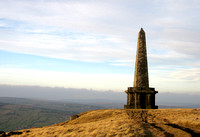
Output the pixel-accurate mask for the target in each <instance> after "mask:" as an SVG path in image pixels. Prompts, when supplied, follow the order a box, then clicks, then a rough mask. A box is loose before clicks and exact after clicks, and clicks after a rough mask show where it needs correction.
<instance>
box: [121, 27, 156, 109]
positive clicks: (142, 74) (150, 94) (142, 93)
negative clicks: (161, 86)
mask: <svg viewBox="0 0 200 137" xmlns="http://www.w3.org/2000/svg"><path fill="white" fill-rule="evenodd" d="M125 92H126V93H127V105H124V108H125V109H157V108H158V106H155V94H156V93H158V92H157V91H155V88H150V87H149V77H148V64H147V51H146V38H145V32H144V30H143V29H142V28H141V30H140V32H139V35H138V43H137V55H136V62H135V77H134V86H133V87H128V90H126V91H125Z"/></svg>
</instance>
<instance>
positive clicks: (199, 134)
mask: <svg viewBox="0 0 200 137" xmlns="http://www.w3.org/2000/svg"><path fill="white" fill-rule="evenodd" d="M166 125H168V126H171V127H173V128H178V129H180V130H183V131H185V132H187V133H189V134H191V135H192V137H200V133H196V132H194V131H193V130H191V129H189V128H185V127H181V126H179V125H176V124H166Z"/></svg>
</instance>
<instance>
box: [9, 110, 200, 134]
mask: <svg viewBox="0 0 200 137" xmlns="http://www.w3.org/2000/svg"><path fill="white" fill-rule="evenodd" d="M71 119H72V120H68V121H66V122H63V123H60V124H56V125H52V126H47V127H42V128H32V129H25V130H19V131H15V132H10V133H7V134H8V135H11V134H19V135H20V136H21V137H29V136H31V137H38V136H57V137H64V136H74V137H76V136H82V137H88V136H130V137H131V136H148V137H173V136H175V137H191V136H192V137H199V136H200V109H156V110H137V109H136V110H123V109H121V110H119V109H118V110H116V109H108V110H94V111H88V112H83V113H81V114H78V115H74V116H73V117H72V118H71ZM13 136H18V135H13Z"/></svg>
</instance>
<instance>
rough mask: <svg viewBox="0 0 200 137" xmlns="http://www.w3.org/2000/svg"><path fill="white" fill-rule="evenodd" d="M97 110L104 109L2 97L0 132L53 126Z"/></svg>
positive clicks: (0, 103)
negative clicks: (74, 116)
mask: <svg viewBox="0 0 200 137" xmlns="http://www.w3.org/2000/svg"><path fill="white" fill-rule="evenodd" d="M95 109H103V107H98V106H92V105H82V104H75V103H63V102H56V101H48V100H36V99H24V98H8V97H0V131H2V130H3V131H13V130H19V129H25V128H32V127H41V126H47V125H52V124H56V123H60V122H63V121H66V120H68V119H69V118H70V116H71V115H74V114H78V113H81V112H84V111H88V110H95Z"/></svg>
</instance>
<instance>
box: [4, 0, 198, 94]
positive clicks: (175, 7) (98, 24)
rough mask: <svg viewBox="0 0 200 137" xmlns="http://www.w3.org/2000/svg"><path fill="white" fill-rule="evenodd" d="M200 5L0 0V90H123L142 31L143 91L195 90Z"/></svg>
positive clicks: (182, 0) (165, 0)
mask: <svg viewBox="0 0 200 137" xmlns="http://www.w3.org/2000/svg"><path fill="white" fill-rule="evenodd" d="M199 13H200V1H199V0H190V1H188V0H177V1H176V2H174V1H172V0H162V1H160V0H141V1H136V0H125V1H122V0H105V1H104V0H101V1H99V0H84V1H83V0H34V1H27V0H6V1H0V84H9V85H38V86H50V87H56V86H61V87H66V88H68V87H70V88H87V89H91V88H92V89H96V90H102V91H104V90H113V91H118V92H122V91H124V90H125V89H126V88H127V87H130V86H132V85H133V77H134V67H135V56H136V55H135V54H136V46H137V35H138V32H139V30H140V28H141V27H143V29H144V30H145V32H146V38H147V40H146V41H147V51H148V64H149V81H150V86H152V87H156V89H157V90H158V91H160V92H177V93H181V92H187V93H188V92H190V93H199V92H200V61H199V59H200V54H199V52H200V39H199V37H200V24H199V22H200V14H199Z"/></svg>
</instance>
